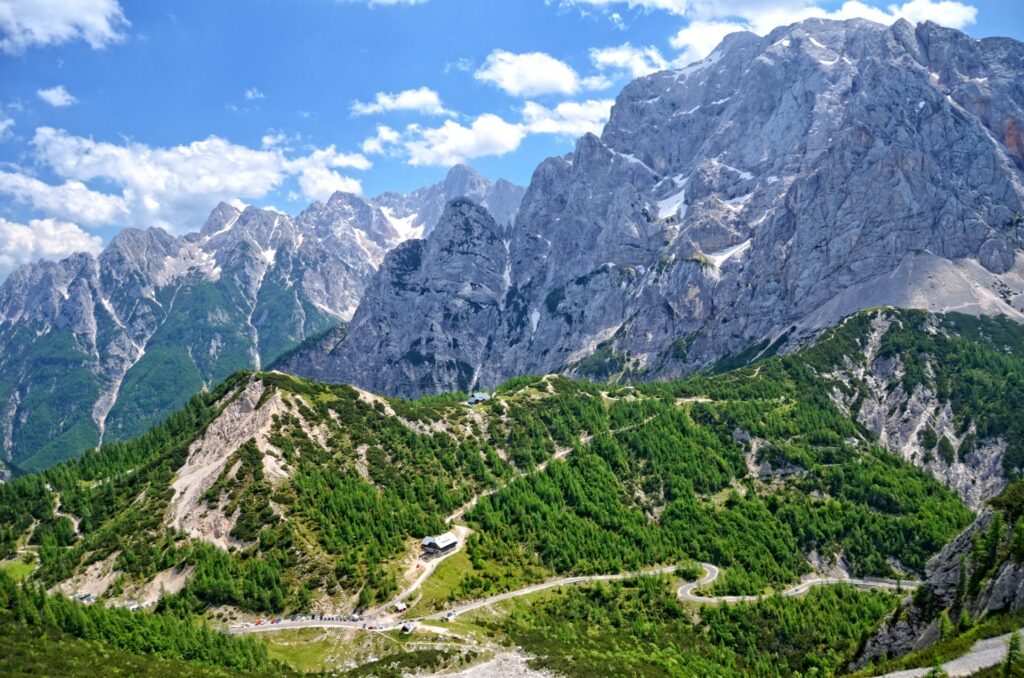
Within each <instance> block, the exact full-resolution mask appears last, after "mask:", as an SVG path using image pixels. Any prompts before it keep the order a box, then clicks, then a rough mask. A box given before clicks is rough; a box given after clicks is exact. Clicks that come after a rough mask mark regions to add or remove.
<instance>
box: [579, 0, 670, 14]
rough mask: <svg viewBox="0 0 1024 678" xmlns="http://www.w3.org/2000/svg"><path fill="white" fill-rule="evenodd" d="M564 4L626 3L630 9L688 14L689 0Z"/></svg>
mask: <svg viewBox="0 0 1024 678" xmlns="http://www.w3.org/2000/svg"><path fill="white" fill-rule="evenodd" d="M562 4H563V5H569V6H573V5H575V6H588V7H600V8H602V9H607V8H609V7H611V6H613V5H626V6H628V7H629V8H630V9H634V8H639V9H644V10H651V9H660V10H664V11H666V12H669V13H671V14H679V15H683V14H686V9H687V7H688V5H689V2H688V0H562Z"/></svg>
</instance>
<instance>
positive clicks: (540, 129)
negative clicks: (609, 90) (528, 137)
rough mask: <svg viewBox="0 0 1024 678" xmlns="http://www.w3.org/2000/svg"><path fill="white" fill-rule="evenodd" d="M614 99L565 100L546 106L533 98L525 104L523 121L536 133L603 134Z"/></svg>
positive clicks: (575, 135)
mask: <svg viewBox="0 0 1024 678" xmlns="http://www.w3.org/2000/svg"><path fill="white" fill-rule="evenodd" d="M614 103H615V101H614V100H612V99H590V100H588V101H563V102H562V103H560V104H558V105H557V106H555V107H554V108H547V107H546V106H542V105H540V104H538V103H536V102H534V101H527V102H526V104H525V105H524V106H523V124H524V125H525V126H526V128H527V130H528V131H529V132H531V133H533V134H560V135H565V136H571V137H579V136H583V135H584V134H586V133H587V132H591V133H593V134H600V133H601V129H602V128H603V127H604V124H605V123H606V122H608V115H609V114H610V113H611V108H612V104H614Z"/></svg>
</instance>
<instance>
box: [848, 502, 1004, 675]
mask: <svg viewBox="0 0 1024 678" xmlns="http://www.w3.org/2000/svg"><path fill="white" fill-rule="evenodd" d="M1017 508H1018V509H1019V508H1020V507H1017ZM1007 516H1008V517H1009V520H1008V519H1007ZM1014 520H1019V515H1015V514H1014V513H1003V514H1002V515H1000V516H999V518H998V519H996V517H995V513H994V511H993V510H992V509H986V510H985V511H983V512H982V513H981V514H980V515H979V516H978V518H977V519H976V520H975V521H974V523H972V524H971V525H970V526H969V527H968V528H967V529H966V530H964V531H963V532H962V533H960V534H959V535H958V536H957V537H956V538H955V539H954V540H953V541H951V542H950V543H949V544H947V545H946V546H945V547H944V548H943V549H942V551H940V552H939V553H938V554H936V555H935V556H934V557H933V558H932V559H931V560H929V561H928V565H927V566H926V569H925V574H926V578H925V586H924V587H923V588H922V589H921V590H920V591H919V592H918V593H917V594H916V595H915V596H914V597H913V600H912V601H910V602H909V603H906V604H904V605H903V606H902V607H901V608H899V609H898V610H897V611H896V613H895V614H894V615H893V616H892V617H891V618H890V619H889V620H888V621H886V622H885V623H883V624H882V626H881V627H880V628H879V629H878V631H876V632H875V634H874V635H872V636H871V637H870V638H869V639H868V641H867V643H865V645H864V648H863V650H862V651H861V652H860V654H859V656H858V657H857V659H856V661H855V662H854V664H853V666H852V667H851V668H855V669H859V668H863V667H865V666H867V665H868V664H870V663H871V661H872V660H875V659H879V658H886V657H898V656H901V655H904V654H907V653H908V652H913V651H915V650H921V649H923V648H926V647H928V646H930V645H931V644H933V643H935V642H936V641H937V640H939V639H940V624H941V622H940V615H941V614H942V612H945V613H946V615H947V617H949V618H950V620H951V621H952V622H953V623H956V622H957V620H958V616H959V614H960V611H961V610H964V611H966V613H967V615H968V616H969V617H970V618H971V619H972V620H973V619H977V618H978V617H979V616H981V615H982V614H993V613H1001V612H1017V611H1019V610H1021V609H1024V563H1021V562H1020V561H1019V559H1018V558H1017V557H1016V556H1014V555H1013V554H1012V553H1011V554H1009V555H1007V554H1006V553H1005V549H1006V547H1007V546H1008V544H1010V542H1011V539H1013V537H1012V535H1013V534H1014V532H1015V526H1014ZM989 544H995V545H996V547H997V548H998V549H999V550H1000V551H1001V554H1000V555H999V556H997V557H996V558H995V560H994V562H989V561H988V560H985V554H984V551H985V548H986V547H987V546H988V545H989ZM979 567H984V568H985V572H984V573H982V574H980V575H979V573H978V571H977V568H979Z"/></svg>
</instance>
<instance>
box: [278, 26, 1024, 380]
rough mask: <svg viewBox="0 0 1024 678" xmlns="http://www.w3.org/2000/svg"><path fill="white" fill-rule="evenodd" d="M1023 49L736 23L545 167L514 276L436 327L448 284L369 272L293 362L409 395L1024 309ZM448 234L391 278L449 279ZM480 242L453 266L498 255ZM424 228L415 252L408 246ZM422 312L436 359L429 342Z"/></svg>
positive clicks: (681, 368) (683, 361) (654, 374)
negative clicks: (339, 313) (851, 317)
mask: <svg viewBox="0 0 1024 678" xmlns="http://www.w3.org/2000/svg"><path fill="white" fill-rule="evenodd" d="M1022 64H1024V45H1022V44H1021V43H1018V42H1016V41H1013V40H1007V39H986V40H980V41H979V40H975V39H973V38H970V37H968V36H966V35H964V34H963V33H960V32H957V31H953V30H948V29H944V28H940V27H938V26H936V25H934V24H930V23H925V24H920V25H918V26H917V27H916V28H915V27H913V26H911V25H910V24H908V23H906V22H899V23H897V24H895V25H894V26H891V27H886V26H881V25H877V24H873V23H870V22H866V21H860V20H856V21H848V22H832V21H822V20H811V21H807V22H804V23H800V24H795V25H793V26H789V27H785V28H780V29H777V30H776V31H774V32H773V33H772V34H771V35H769V36H767V37H764V38H760V37H757V36H755V35H752V34H749V33H740V34H734V35H731V36H729V37H728V38H726V40H725V41H724V42H723V43H722V44H721V45H720V46H719V47H718V48H717V49H716V50H715V51H714V52H713V53H712V55H711V56H710V57H709V58H708V59H706V60H705V61H702V62H699V63H696V64H693V65H692V66H689V67H687V68H684V69H681V70H677V71H666V72H662V73H657V74H654V75H651V76H648V77H646V78H641V79H639V80H636V81H634V82H633V83H632V84H630V85H629V86H627V87H626V88H625V90H624V91H623V92H622V93H621V94H620V96H619V97H618V99H617V101H616V104H615V106H614V108H613V109H612V114H611V119H610V121H609V123H608V125H607V126H606V128H605V130H604V132H603V134H602V136H601V137H600V138H599V137H596V136H593V135H588V136H586V137H584V138H582V139H581V140H580V141H579V142H578V144H577V148H576V151H575V153H573V154H571V155H568V156H565V157H562V158H552V159H549V160H546V161H545V162H544V163H542V164H541V165H540V166H539V167H538V168H537V170H536V171H535V172H534V175H533V179H532V181H531V184H530V187H529V189H528V190H527V192H526V195H525V197H524V199H523V203H522V206H521V208H520V211H519V214H518V216H517V217H516V220H515V224H514V226H513V228H512V230H511V233H510V234H509V242H508V254H507V258H506V259H507V262H508V273H507V284H505V285H504V288H505V292H504V293H503V294H501V295H499V296H498V297H494V298H492V297H490V296H489V295H488V296H487V299H486V300H485V301H482V302H481V301H479V300H477V302H476V303H479V304H482V306H481V309H480V310H479V311H477V309H476V308H475V307H474V313H473V314H472V315H467V314H458V313H456V314H454V316H455V317H453V318H452V319H450V320H451V322H445V323H438V322H437V321H436V317H437V315H438V311H437V310H438V309H443V308H447V307H448V305H449V304H452V308H453V309H454V308H455V305H457V302H456V300H455V299H454V298H453V297H451V296H450V295H451V289H450V287H449V286H438V287H437V288H430V287H422V286H417V285H414V286H404V285H401V284H399V285H396V284H391V283H390V282H389V281H387V280H378V281H376V282H375V283H374V284H373V285H372V291H371V292H370V293H369V294H368V295H367V297H366V298H365V299H364V301H363V303H362V305H361V306H360V309H359V310H358V311H357V312H356V314H355V317H354V322H353V328H352V331H351V332H350V333H349V336H348V338H347V339H346V341H345V342H342V343H341V344H339V345H337V346H336V347H335V348H334V351H333V353H332V354H331V355H329V356H328V355H326V354H325V352H324V351H321V352H320V354H319V355H310V354H309V353H307V354H306V355H305V356H297V357H296V360H294V361H293V362H292V363H290V368H291V369H294V370H297V371H298V372H299V373H302V374H307V375H310V376H313V377H317V378H322V379H327V380H335V381H350V382H354V383H357V384H359V385H361V386H363V387H365V388H370V389H373V390H376V391H382V392H386V393H392V394H404V395H413V394H419V393H426V392H433V391H438V390H442V389H446V388H452V387H462V388H477V387H490V386H493V385H495V384H497V383H499V382H500V381H502V380H503V379H505V378H508V377H510V376H512V375H516V374H536V373H548V372H562V373H566V374H570V375H577V376H586V377H591V378H599V379H628V380H638V379H650V378H665V377H671V376H674V375H679V374H683V373H686V372H689V371H692V370H695V369H698V368H701V367H705V366H708V365H711V364H713V363H715V362H717V361H719V360H722V359H723V358H727V359H728V361H729V362H730V364H742V362H744V361H749V360H750V359H752V358H754V357H756V356H757V355H759V354H761V353H764V352H767V351H769V349H770V350H772V351H774V350H778V349H779V348H786V349H788V348H789V347H792V346H794V345H796V344H798V343H799V342H801V341H805V340H806V338H807V337H809V336H813V335H814V334H816V333H817V332H818V331H820V329H821V328H823V327H826V326H828V325H829V324H831V323H834V322H835V321H836V320H838V319H839V318H841V317H843V316H845V315H847V314H849V313H852V312H854V311H856V310H858V309H862V308H868V307H874V306H882V305H892V306H898V307H920V308H927V309H930V310H933V311H943V310H961V311H967V312H970V313H975V314H977V313H983V314H992V315H995V314H1000V313H1002V314H1006V315H1007V316H1008V317H1011V318H1013V319H1015V320H1017V321H1022V320H1024V296H1022V292H1024V257H1022V256H1021V249H1022V243H1024V218H1022V217H1021V213H1022V212H1024V205H1022V203H1024V178H1022V167H1024V144H1022V142H1021V136H1020V133H1019V131H1018V130H1019V128H1020V125H1021V121H1022V120H1024V110H1022V105H1024V104H1022V102H1024V96H1022V90H1021V84H1020V83H1021V82H1022V78H1021V76H1022V74H1024V65H1022ZM466 218H467V219H476V216H475V215H469V214H467V216H466ZM499 221H500V220H499ZM452 233H461V231H460V229H452V228H449V229H443V230H442V229H439V230H438V231H436V232H434V233H432V234H431V235H430V236H429V237H428V238H427V243H426V244H424V245H417V246H413V245H409V248H410V249H406V250H401V251H396V252H394V253H393V254H392V255H391V256H393V257H395V258H396V261H395V262H390V263H389V262H386V263H385V264H384V266H383V267H382V273H381V277H382V278H383V277H386V276H388V275H393V274H394V271H395V270H396V269H404V268H405V267H406V265H407V264H408V265H409V266H412V268H415V269H416V271H417V274H416V275H417V278H418V279H423V280H430V279H433V278H438V279H442V278H445V277H450V276H451V271H450V270H443V268H442V267H448V266H452V265H459V262H458V261H452V260H450V259H446V258H443V257H439V258H437V259H436V260H435V259H432V258H431V257H430V256H428V255H427V251H428V250H430V251H432V252H439V251H443V250H444V249H445V245H444V244H443V243H440V242H438V241H439V240H441V239H442V238H444V237H448V235H449V234H452ZM458 237H462V236H461V235H460V236H458ZM477 244H478V245H479V246H480V247H481V249H480V250H479V251H477V252H474V253H463V255H464V256H462V258H461V262H462V263H464V264H467V265H468V262H472V261H475V260H476V258H477V257H480V258H484V259H488V260H490V261H494V262H498V261H499V260H501V259H502V258H505V257H506V255H504V254H503V253H501V252H497V251H496V249H495V248H494V245H493V241H492V239H491V238H489V237H480V238H479V239H478V240H477ZM413 247H418V248H419V251H420V252H421V253H423V256H422V257H421V258H418V259H417V260H416V263H415V265H413V264H409V262H400V261H397V258H399V257H408V256H409V255H410V253H411V248H413ZM461 273H462V274H463V275H467V273H468V272H467V271H465V270H464V271H462V272H461ZM489 290H490V291H494V287H491V288H489ZM458 303H461V302H458ZM420 308H422V309H424V311H422V312H420V311H419V310H418V309H420ZM495 318H497V321H495ZM425 325H429V327H430V330H431V338H430V341H431V342H432V345H433V346H434V347H440V349H443V354H444V359H443V360H439V361H438V362H437V364H436V365H435V364H430V363H429V362H423V361H422V360H421V356H422V355H423V352H422V351H421V350H419V348H418V346H419V344H417V342H422V341H423V339H422V334H423V328H424V326H425ZM484 338H486V339H484ZM382 343H383V344H386V345H388V346H389V347H390V348H389V350H387V351H384V352H380V353H377V354H370V355H367V354H365V353H363V352H362V351H359V350H348V349H347V348H346V347H347V346H351V347H357V346H359V347H365V346H373V345H377V344H382ZM481 344H483V345H484V346H485V347H486V349H485V350H484V351H482V352H481V350H480V345H481ZM314 353H315V351H314ZM466 375H472V378H469V379H467V378H465V376H466Z"/></svg>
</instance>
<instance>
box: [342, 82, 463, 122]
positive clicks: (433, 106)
mask: <svg viewBox="0 0 1024 678" xmlns="http://www.w3.org/2000/svg"><path fill="white" fill-rule="evenodd" d="M389 111H416V112H417V113H425V114H428V115H446V114H448V113H449V111H448V110H447V109H445V107H444V106H442V105H441V97H440V95H438V93H437V92H435V91H434V90H432V89H430V88H429V87H420V88H419V89H407V90H403V91H401V92H396V93H394V94H391V93H388V92H377V94H376V95H375V96H374V100H373V101H371V102H364V101H353V102H352V115H374V114H377V113H387V112H389Z"/></svg>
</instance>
